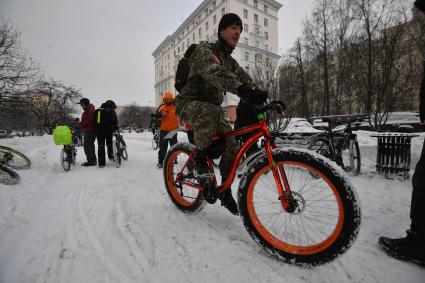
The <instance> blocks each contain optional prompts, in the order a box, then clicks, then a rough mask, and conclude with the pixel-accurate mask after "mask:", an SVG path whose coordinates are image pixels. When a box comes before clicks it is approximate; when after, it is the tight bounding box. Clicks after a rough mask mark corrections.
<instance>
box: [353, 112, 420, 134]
mask: <svg viewBox="0 0 425 283" xmlns="http://www.w3.org/2000/svg"><path fill="white" fill-rule="evenodd" d="M373 119H374V117H373V115H371V124H372V125H373V124H374V123H373V121H374V120H373ZM356 128H357V129H359V130H372V127H371V126H370V123H369V120H368V119H365V121H363V122H362V123H361V125H360V126H358V127H356ZM381 131H384V132H399V133H415V132H423V128H422V125H421V123H420V118H419V113H417V112H392V113H390V116H389V118H388V120H387V121H386V123H385V125H382V126H381Z"/></svg>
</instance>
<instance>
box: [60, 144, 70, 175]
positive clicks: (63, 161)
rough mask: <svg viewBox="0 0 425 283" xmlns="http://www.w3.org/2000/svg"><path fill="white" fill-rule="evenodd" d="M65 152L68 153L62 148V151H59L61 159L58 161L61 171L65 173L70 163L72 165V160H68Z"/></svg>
mask: <svg viewBox="0 0 425 283" xmlns="http://www.w3.org/2000/svg"><path fill="white" fill-rule="evenodd" d="M67 151H68V150H67V149H65V148H62V150H61V159H60V161H61V166H62V169H63V170H64V171H65V172H68V171H69V169H71V163H72V160H70V158H69V156H68V155H69V154H68V152H67Z"/></svg>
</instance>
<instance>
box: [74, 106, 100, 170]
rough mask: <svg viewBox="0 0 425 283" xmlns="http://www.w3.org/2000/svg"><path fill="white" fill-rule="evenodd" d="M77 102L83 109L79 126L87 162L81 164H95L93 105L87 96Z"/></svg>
mask: <svg viewBox="0 0 425 283" xmlns="http://www.w3.org/2000/svg"><path fill="white" fill-rule="evenodd" d="M78 104H80V106H81V108H83V110H84V112H83V114H82V115H81V122H80V128H81V132H82V133H83V135H84V139H83V140H84V141H83V147H84V153H85V154H86V157H87V162H85V163H83V164H82V166H96V164H97V159H96V152H95V151H96V149H95V145H94V142H95V140H96V123H95V119H94V112H95V107H94V105H93V104H91V103H90V100H89V99H88V98H82V99H81V100H80V102H79V103H78Z"/></svg>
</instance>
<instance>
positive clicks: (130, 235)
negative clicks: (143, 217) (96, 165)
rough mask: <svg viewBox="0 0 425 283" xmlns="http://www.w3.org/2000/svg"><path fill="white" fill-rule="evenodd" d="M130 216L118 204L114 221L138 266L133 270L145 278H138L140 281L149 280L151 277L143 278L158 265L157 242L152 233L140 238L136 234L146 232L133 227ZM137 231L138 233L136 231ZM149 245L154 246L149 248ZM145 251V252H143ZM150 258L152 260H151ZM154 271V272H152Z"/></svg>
mask: <svg viewBox="0 0 425 283" xmlns="http://www.w3.org/2000/svg"><path fill="white" fill-rule="evenodd" d="M128 218H129V216H128V215H127V214H126V213H125V211H124V210H123V206H122V203H119V204H117V205H116V208H115V215H114V222H115V225H116V226H117V228H118V231H119V232H120V234H121V236H122V238H123V239H124V240H125V242H126V244H127V246H128V248H129V250H128V254H129V255H130V257H131V258H132V260H133V265H134V266H135V267H136V268H134V269H133V268H132V270H137V271H138V277H139V278H140V279H144V280H138V281H140V282H146V281H149V280H148V279H151V278H143V277H145V276H144V275H143V274H146V273H147V271H148V270H150V269H152V267H154V266H156V260H155V258H156V257H155V243H154V241H153V238H152V237H151V236H150V235H147V238H148V239H147V240H146V241H144V240H143V239H138V237H137V236H136V235H135V234H137V235H141V234H145V233H143V232H142V231H140V230H139V229H137V227H131V226H130V224H129V223H128V221H127V220H128ZM135 232H136V233H135ZM145 242H148V243H149V244H148V245H144V244H143V243H145ZM149 247H152V248H151V249H149ZM143 252H145V254H144V253H143ZM149 258H150V259H151V260H149ZM150 273H152V272H150Z"/></svg>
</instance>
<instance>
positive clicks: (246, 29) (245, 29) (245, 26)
mask: <svg viewBox="0 0 425 283" xmlns="http://www.w3.org/2000/svg"><path fill="white" fill-rule="evenodd" d="M243 30H244V31H245V32H249V29H248V25H247V24H243Z"/></svg>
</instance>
